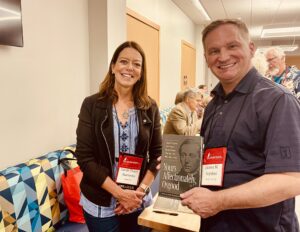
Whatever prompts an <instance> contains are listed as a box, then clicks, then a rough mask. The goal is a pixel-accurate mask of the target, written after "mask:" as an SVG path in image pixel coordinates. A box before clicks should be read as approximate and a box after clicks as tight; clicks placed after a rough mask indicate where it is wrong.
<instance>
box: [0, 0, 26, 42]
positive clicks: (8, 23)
mask: <svg viewBox="0 0 300 232" xmlns="http://www.w3.org/2000/svg"><path fill="white" fill-rule="evenodd" d="M1 44H2V45H10V46H17V47H23V29H22V14H21V0H0V45H1Z"/></svg>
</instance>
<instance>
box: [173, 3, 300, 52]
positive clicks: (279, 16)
mask: <svg viewBox="0 0 300 232" xmlns="http://www.w3.org/2000/svg"><path fill="white" fill-rule="evenodd" d="M172 1H173V2H174V3H175V4H176V5H177V6H178V7H179V8H180V9H181V10H182V11H183V12H184V13H185V14H186V15H187V16H188V17H189V18H190V19H191V20H192V21H193V22H194V23H195V24H197V25H206V24H208V23H209V22H210V21H207V20H206V19H205V17H204V16H203V13H202V12H201V11H200V10H199V9H198V7H197V4H198V2H197V1H199V2H200V3H201V4H202V6H203V7H204V8H205V10H206V12H207V14H208V15H209V16H210V18H211V20H216V19H220V18H239V19H241V20H243V21H244V22H245V23H246V24H247V25H248V28H249V31H250V34H251V37H252V39H253V41H254V42H255V44H256V46H257V47H259V46H271V45H294V44H298V45H299V48H298V49H297V50H296V51H294V52H289V53H287V54H290V55H298V54H300V37H295V36H292V37H285V38H272V39H270V38H268V39H266V38H264V39H262V38H260V34H261V31H262V28H263V26H271V27H273V26H274V27H276V26H278V25H283V24H288V25H291V26H295V25H300V0H172Z"/></svg>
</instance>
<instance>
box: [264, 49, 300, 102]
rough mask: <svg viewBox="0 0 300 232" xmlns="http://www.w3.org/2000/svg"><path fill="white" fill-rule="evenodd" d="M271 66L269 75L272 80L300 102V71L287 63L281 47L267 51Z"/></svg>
mask: <svg viewBox="0 0 300 232" xmlns="http://www.w3.org/2000/svg"><path fill="white" fill-rule="evenodd" d="M265 57H266V59H267V62H268V64H269V69H268V72H267V73H268V75H269V76H270V78H271V79H272V80H273V81H274V82H276V83H278V84H281V85H283V86H285V87H286V88H288V89H289V90H290V91H291V92H292V93H293V94H294V95H295V96H296V98H297V99H298V100H300V71H299V70H298V68H297V67H296V66H288V65H286V63H285V53H284V51H283V50H282V49H281V48H280V47H270V48H268V49H267V50H266V51H265Z"/></svg>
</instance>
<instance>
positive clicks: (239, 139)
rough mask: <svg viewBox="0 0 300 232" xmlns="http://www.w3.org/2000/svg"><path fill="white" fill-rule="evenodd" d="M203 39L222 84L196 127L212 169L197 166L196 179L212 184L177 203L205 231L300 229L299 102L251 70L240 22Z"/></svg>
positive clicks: (214, 26) (218, 25) (225, 23)
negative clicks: (299, 207) (299, 201)
mask: <svg viewBox="0 0 300 232" xmlns="http://www.w3.org/2000/svg"><path fill="white" fill-rule="evenodd" d="M202 34H203V37H202V41H203V46H204V55H205V59H206V62H207V64H208V67H209V68H210V69H211V71H212V72H213V73H214V74H215V76H216V77H217V78H218V79H219V81H220V83H219V84H218V85H217V86H216V87H215V88H214V90H213V95H214V99H213V100H212V101H211V102H210V103H209V104H208V106H207V108H206V110H205V114H204V119H203V125H202V128H201V135H202V136H204V144H205V149H204V156H203V164H204V163H205V161H206V162H207V163H209V162H211V163H212V166H211V167H213V168H214V169H213V170H210V169H206V168H205V165H203V166H202V170H203V171H202V180H201V182H202V183H203V180H204V177H206V178H205V180H206V181H207V182H209V181H211V183H210V184H207V183H206V186H205V187H198V188H193V189H191V190H189V191H187V192H185V193H183V194H181V197H182V204H183V205H187V206H188V207H189V208H191V209H192V210H193V211H194V212H195V213H197V214H198V215H200V216H201V217H202V220H201V229H200V230H201V231H205V232H219V231H222V232H229V231H230V232H232V231H237V232H240V231H243V232H244V231H255V232H266V231H289V232H295V231H299V225H298V220H297V216H296V213H295V198H294V197H295V196H296V195H298V194H300V173H299V172H300V142H299V141H300V120H299V116H300V103H299V101H298V100H297V99H296V98H295V97H294V96H293V95H292V94H291V93H290V92H289V91H288V90H286V89H285V88H283V87H281V86H280V85H275V84H274V83H273V82H272V81H270V80H268V79H267V78H264V77H262V76H261V75H260V74H259V73H258V72H257V70H256V69H255V68H253V66H252V64H251V58H252V57H253V54H254V52H255V47H254V44H253V42H251V41H250V38H249V32H248V29H247V27H246V25H245V24H244V23H243V22H241V21H239V20H229V19H224V20H217V21H214V22H212V23H211V24H209V25H208V26H207V27H206V28H205V29H204V30H203V32H202ZM207 167H210V166H207ZM205 170H206V171H205ZM210 173H211V174H214V175H215V174H218V175H215V176H213V177H214V178H212V179H209V178H207V177H209V174H210ZM219 183H221V185H220V184H219ZM218 184H219V185H218Z"/></svg>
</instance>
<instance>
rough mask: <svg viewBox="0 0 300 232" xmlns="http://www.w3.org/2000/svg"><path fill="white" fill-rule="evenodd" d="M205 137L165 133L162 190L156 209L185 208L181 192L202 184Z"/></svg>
mask: <svg viewBox="0 0 300 232" xmlns="http://www.w3.org/2000/svg"><path fill="white" fill-rule="evenodd" d="M202 144H203V143H202V138H201V137H200V136H184V135H164V136H163V150H162V160H161V169H160V180H159V193H158V198H157V200H156V202H155V204H154V209H163V210H170V211H174V210H175V211H182V210H180V208H182V207H183V206H182V205H181V203H180V194H181V193H183V192H186V191H188V190H189V189H192V188H194V187H198V186H200V180H201V161H202Z"/></svg>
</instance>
